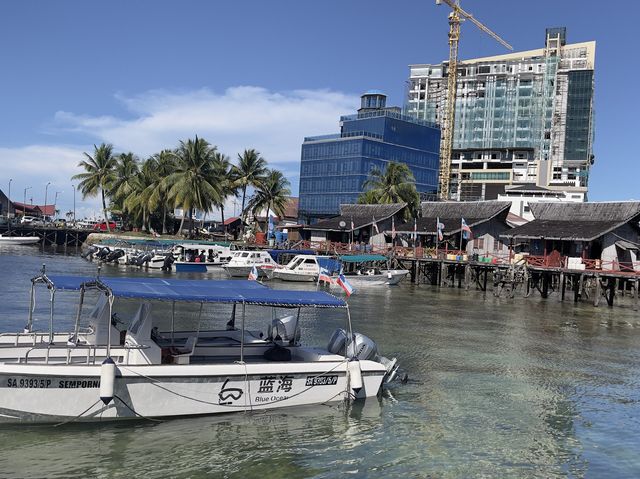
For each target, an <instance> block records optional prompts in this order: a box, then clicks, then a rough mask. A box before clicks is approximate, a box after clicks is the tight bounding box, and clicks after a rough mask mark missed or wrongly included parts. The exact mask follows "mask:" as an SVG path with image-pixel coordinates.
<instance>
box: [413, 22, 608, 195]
mask: <svg viewBox="0 0 640 479" xmlns="http://www.w3.org/2000/svg"><path fill="white" fill-rule="evenodd" d="M595 46H596V44H595V42H583V43H575V44H567V43H566V29H564V28H549V29H547V30H546V35H545V47H544V48H541V49H537V50H528V51H522V52H514V53H508V54H505V55H497V56H491V57H483V58H475V59H469V60H464V61H460V62H459V63H458V68H457V72H456V74H457V83H456V85H457V94H456V99H455V105H456V108H455V126H454V134H453V150H452V166H451V168H452V169H451V178H450V179H451V188H450V191H451V195H450V198H451V199H455V200H477V199H496V198H497V197H498V195H499V194H501V193H503V192H504V190H505V186H507V185H512V184H522V183H530V184H535V185H539V186H544V187H548V188H550V189H554V190H558V191H562V192H565V193H566V194H567V195H579V197H580V200H581V201H584V199H585V198H586V195H587V188H588V178H589V168H590V166H591V164H592V162H593V147H592V144H593V125H594V119H593V93H594V68H595ZM448 75H449V72H448V63H447V62H443V63H440V64H418V65H411V66H410V78H409V88H408V92H407V98H406V103H405V113H406V114H409V115H412V116H415V117H416V118H419V119H422V120H426V121H430V122H435V123H437V124H441V122H442V121H443V120H444V118H443V116H444V115H443V114H442V112H443V111H444V110H443V108H444V107H445V105H446V98H447V80H448Z"/></svg>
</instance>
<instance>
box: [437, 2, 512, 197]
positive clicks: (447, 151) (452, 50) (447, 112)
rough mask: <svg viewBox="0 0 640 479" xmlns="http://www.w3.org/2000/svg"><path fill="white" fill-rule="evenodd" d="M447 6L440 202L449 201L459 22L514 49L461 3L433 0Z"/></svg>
mask: <svg viewBox="0 0 640 479" xmlns="http://www.w3.org/2000/svg"><path fill="white" fill-rule="evenodd" d="M442 3H446V4H447V5H448V6H449V7H451V13H450V14H449V68H448V75H447V76H448V78H447V101H446V105H445V109H444V119H443V121H442V123H441V124H440V125H441V126H440V127H441V130H442V134H441V138H440V174H439V182H438V183H439V189H438V192H439V196H440V199H441V200H448V199H449V182H450V176H451V149H452V147H453V127H454V125H455V114H456V88H457V84H456V79H457V76H458V75H457V70H458V43H459V42H460V22H462V21H464V20H469V21H470V22H471V23H473V24H474V25H475V26H476V27H478V28H479V29H480V30H482V31H483V32H485V33H486V34H488V35H489V36H490V37H492V38H493V39H495V40H497V41H498V42H499V43H501V44H502V45H504V46H505V47H507V48H508V49H509V50H513V47H512V46H511V45H509V44H508V43H507V42H505V41H504V40H503V39H502V38H500V37H499V36H498V35H497V34H496V33H494V32H493V31H491V30H490V29H489V28H487V27H486V26H484V25H483V24H482V23H480V22H479V21H478V20H476V19H475V18H474V16H473V15H471V14H470V13H469V12H465V11H464V10H463V9H462V8H461V7H460V0H436V5H441V4H442Z"/></svg>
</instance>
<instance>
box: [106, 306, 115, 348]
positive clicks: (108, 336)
mask: <svg viewBox="0 0 640 479" xmlns="http://www.w3.org/2000/svg"><path fill="white" fill-rule="evenodd" d="M108 298H109V299H108V301H109V320H108V321H109V324H108V326H109V329H108V333H107V358H110V357H111V328H112V327H113V326H112V325H111V316H112V315H113V300H114V299H115V297H114V296H113V295H112V294H108Z"/></svg>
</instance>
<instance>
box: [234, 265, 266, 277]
mask: <svg viewBox="0 0 640 479" xmlns="http://www.w3.org/2000/svg"><path fill="white" fill-rule="evenodd" d="M254 267H255V268H256V269H257V270H258V277H262V278H271V273H272V271H273V268H271V267H269V266H268V265H255V266H254V265H250V266H247V265H242V266H229V265H224V266H222V268H223V269H224V270H225V271H226V273H227V274H228V275H229V276H230V277H232V278H246V277H247V276H249V273H251V271H252V270H253V268H254Z"/></svg>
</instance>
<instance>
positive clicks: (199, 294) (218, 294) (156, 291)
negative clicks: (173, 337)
mask: <svg viewBox="0 0 640 479" xmlns="http://www.w3.org/2000/svg"><path fill="white" fill-rule="evenodd" d="M48 278H49V280H50V281H51V282H52V283H53V285H54V288H55V289H56V291H78V290H80V287H81V286H82V285H83V284H85V283H90V282H94V281H96V278H92V277H88V276H62V275H51V276H48ZM99 281H100V283H102V284H103V285H104V286H106V287H107V288H109V290H110V291H111V293H112V294H113V296H115V297H118V298H139V299H153V300H157V301H178V302H198V303H246V304H257V305H264V306H279V307H296V306H308V307H319V308H344V307H346V303H345V302H344V301H343V300H341V299H338V298H336V297H335V296H333V295H331V294H329V293H325V292H323V291H287V290H277V289H270V288H267V287H266V286H264V285H262V284H260V283H258V282H257V281H247V280H207V279H205V280H190V279H163V278H118V277H101V278H100V280H99Z"/></svg>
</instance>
